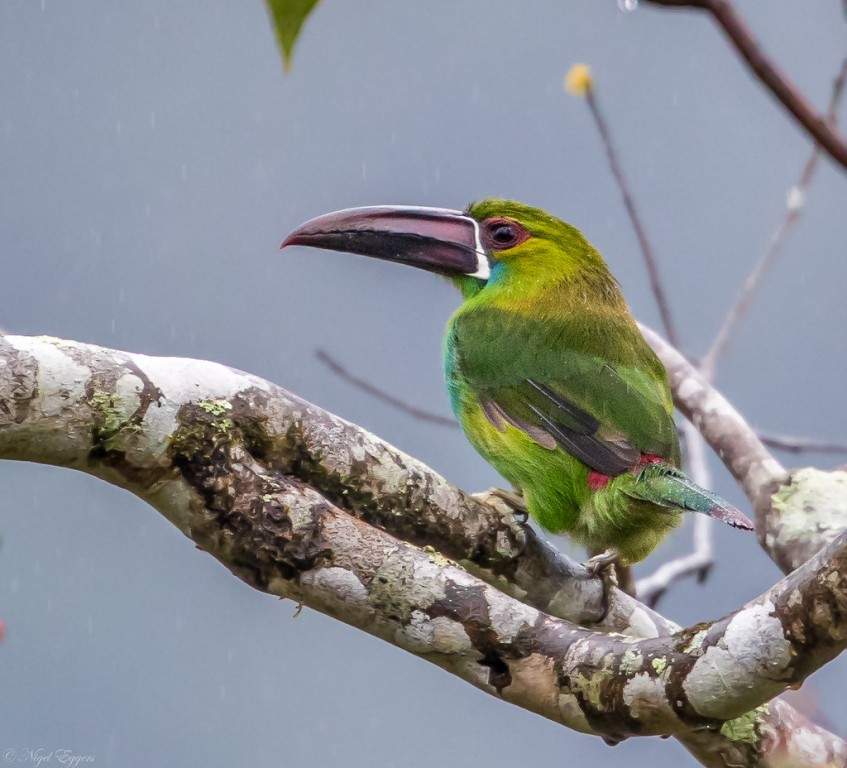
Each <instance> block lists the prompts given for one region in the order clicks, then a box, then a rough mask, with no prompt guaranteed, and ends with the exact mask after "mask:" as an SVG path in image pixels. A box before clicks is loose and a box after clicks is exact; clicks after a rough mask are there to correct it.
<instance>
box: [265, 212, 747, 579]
mask: <svg viewBox="0 0 847 768" xmlns="http://www.w3.org/2000/svg"><path fill="white" fill-rule="evenodd" d="M292 245H305V246H313V247H317V248H323V249H329V250H336V251H346V252H349V253H353V254H359V255H364V256H371V257H376V258H379V259H383V260H387V261H392V262H398V263H401V264H406V265H410V266H415V267H419V268H422V269H424V270H427V271H429V272H434V273H436V274H439V275H442V276H444V277H446V278H448V279H449V280H450V281H452V282H453V283H454V285H455V286H456V287H457V288H458V289H459V292H460V293H461V297H462V303H461V305H460V306H459V308H458V309H457V310H456V311H455V313H454V314H453V316H452V317H451V318H450V320H449V322H448V324H447V330H446V334H445V339H444V372H445V377H446V381H447V389H448V392H449V396H450V403H451V406H452V408H453V412H454V414H455V416H456V419H457V420H458V422H459V424H460V426H461V428H462V430H463V431H464V433H465V435H466V436H467V438H468V440H469V441H470V443H471V445H472V446H473V447H474V448H475V449H476V450H477V452H478V453H479V454H480V455H481V456H482V457H483V458H484V459H485V460H486V461H488V462H489V463H490V464H491V465H492V466H493V467H494V468H495V469H496V470H497V471H498V473H499V474H500V475H501V476H502V477H503V478H505V479H506V480H507V481H508V482H509V483H510V484H511V486H512V488H513V490H514V494H510V493H509V492H507V491H503V492H501V493H502V496H503V498H504V499H506V500H507V501H508V500H512V502H513V504H512V506H513V508H514V509H524V508H525V510H526V511H527V512H528V513H529V515H530V516H531V517H532V518H533V519H534V520H535V521H536V522H537V523H538V524H539V525H540V526H541V527H542V528H543V529H545V530H547V531H549V532H551V533H565V534H567V535H568V536H569V537H570V538H571V539H573V540H574V541H576V542H577V543H579V544H581V545H583V546H584V547H585V548H586V549H587V550H588V552H589V554H592V555H593V557H592V558H590V559H589V560H588V565H589V567H590V568H591V569H592V570H594V572H597V571H598V570H602V569H605V568H607V567H608V565H609V564H611V563H616V564H619V565H620V566H624V567H627V566H629V565H631V564H632V563H637V562H639V561H641V560H643V559H644V558H646V557H647V556H648V555H649V554H650V553H651V552H652V551H653V549H654V548H655V547H656V546H657V545H658V544H659V542H660V541H662V539H663V538H664V537H665V536H666V535H667V534H668V533H669V532H670V531H672V530H673V529H674V528H675V527H676V526H678V525H679V523H680V522H681V520H682V516H683V512H700V513H703V514H706V515H709V516H711V517H713V518H716V519H718V520H722V521H724V522H725V523H728V524H729V525H731V526H733V527H735V528H738V529H742V530H753V523H752V522H751V521H750V520H749V519H748V518H747V517H746V516H745V515H744V514H743V513H742V512H741V511H740V510H738V509H737V508H736V507H734V506H733V505H732V504H730V503H729V502H727V501H724V500H723V499H722V498H720V497H719V496H717V495H716V494H714V493H712V492H711V491H709V490H707V489H705V488H702V487H700V486H699V485H697V484H696V483H694V482H693V481H692V480H691V479H690V478H688V477H687V476H686V475H685V473H684V472H683V470H682V468H681V458H680V448H679V438H678V434H677V429H676V425H675V422H674V406H673V400H672V396H671V390H670V385H669V382H668V375H667V372H666V370H665V368H664V366H663V365H662V363H661V361H660V360H659V358H658V357H657V356H656V354H655V353H654V352H653V350H652V349H651V348H650V346H649V345H648V344H647V342H646V341H645V339H644V337H643V336H642V334H641V332H640V330H639V328H638V325H637V324H636V322H635V320H634V319H633V316H632V314H631V312H630V310H629V307H628V305H627V303H626V301H625V299H624V297H623V295H622V293H621V290H620V287H619V285H618V282H617V280H616V279H615V278H614V276H613V275H612V273H611V272H610V270H609V268H608V266H607V264H606V262H605V261H604V260H603V257H602V256H601V255H600V253H599V252H598V251H597V250H596V249H595V248H594V247H593V246H592V245H591V243H589V241H588V240H587V239H586V238H585V236H584V235H583V234H582V232H580V230H579V229H577V228H576V227H575V226H573V225H571V224H568V223H566V222H565V221H562V220H560V219H558V218H556V217H555V216H553V215H551V214H549V213H547V212H546V211H544V210H541V209H540V208H535V207H532V206H529V205H524V204H522V203H518V202H514V201H509V200H502V199H497V198H490V199H486V200H482V201H481V202H476V203H472V204H471V205H470V206H469V207H468V208H467V209H466V210H464V211H459V210H452V209H447V208H428V207H421V206H373V207H365V208H349V209H346V210H342V211H336V212H333V213H329V214H325V215H323V216H318V217H317V218H314V219H311V220H310V221H307V222H306V223H305V224H303V225H301V226H299V227H297V228H296V229H295V230H294V231H293V232H291V234H289V235H288V237H287V238H286V239H285V241H284V242H283V244H282V246H281V247H282V248H286V247H289V246H292ZM515 494H516V495H517V496H515Z"/></svg>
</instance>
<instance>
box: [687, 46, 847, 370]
mask: <svg viewBox="0 0 847 768" xmlns="http://www.w3.org/2000/svg"><path fill="white" fill-rule="evenodd" d="M845 82H847V59H845V60H844V61H843V62H842V64H841V69H840V70H839V72H838V75H837V76H836V78H835V81H834V82H833V85H832V97H831V98H830V102H829V109H828V111H827V119H828V121H829V122H830V123H831V124H832V125H835V124H836V123H837V114H838V105H839V103H840V101H841V97H842V94H843V93H844V85H845ZM820 157H821V148H820V145H818V144H816V145H815V147H814V149H812V152H811V154H810V155H809V159H808V160H807V161H806V164H805V165H804V166H803V171H802V173H801V174H800V179H799V180H798V182H797V184H795V185H794V186H793V187H792V188H791V189H790V190H789V192H788V202H787V207H786V211H785V216H784V217H783V219H782V221H781V222H780V224H779V226H778V227H777V228H776V230H775V231H774V233H773V235H772V236H771V242H770V247H769V248H768V249H767V250H766V251H765V253H763V254H762V256H761V257H760V258H759V260H758V261H757V262H756V264H755V266H754V267H753V269H752V270H751V271H750V274H749V275H747V279H746V280H745V281H744V288H743V289H742V290H741V293H740V294H739V295H738V298H737V299H736V300H735V303H734V304H732V306H731V307H730V308H729V309H728V310H727V313H726V315H725V316H724V319H723V322H722V323H721V326H720V329H719V330H718V332H717V334H716V335H715V339H714V341H713V342H712V346H711V347H710V348H709V351H708V352H707V353H706V354H705V356H704V357H703V360H702V362H701V364H700V370H701V372H702V374H703V375H704V376H705V377H706V378H707V379H710V380H711V379H713V378H714V375H715V370H716V368H717V364H718V361H719V359H720V357H721V355H722V354H723V353H724V352H725V351H726V348H727V346H728V345H729V342H730V340H731V339H732V335H733V332H734V331H735V328H736V326H737V325H738V323H739V321H740V320H741V319H742V318H743V317H744V315H745V314H746V313H747V310H748V309H749V308H750V304H751V302H752V300H753V297H754V295H755V293H756V290H757V288H758V287H759V284H760V283H761V280H762V277H763V276H764V274H765V273H766V272H767V271H768V269H769V268H770V267H771V266H772V265H773V264H774V262H775V261H776V258H777V256H779V254H780V252H781V251H782V248H783V246H784V245H785V243H786V242H787V240H788V238H789V236H790V235H791V232H792V231H793V230H794V227H795V225H796V224H797V221H798V220H799V219H800V214H801V213H802V212H803V208H804V206H805V203H806V194H807V192H808V190H809V187H810V186H811V183H812V179H814V176H815V171H817V168H818V165H819V161H820Z"/></svg>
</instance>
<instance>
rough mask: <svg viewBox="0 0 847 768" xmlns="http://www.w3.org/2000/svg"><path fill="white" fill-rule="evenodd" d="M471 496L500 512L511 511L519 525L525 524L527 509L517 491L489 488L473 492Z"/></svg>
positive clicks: (527, 516) (527, 515) (527, 518)
mask: <svg viewBox="0 0 847 768" xmlns="http://www.w3.org/2000/svg"><path fill="white" fill-rule="evenodd" d="M473 497H474V498H475V499H478V500H479V501H481V502H483V503H484V504H488V505H489V506H491V507H494V509H496V510H497V511H498V512H500V513H501V514H502V513H504V512H505V513H511V514H512V515H514V517H515V520H517V521H518V523H520V524H521V525H526V522H527V520H529V510H528V509H527V508H526V504H524V500H523V497H522V496H521V495H520V494H518V493H514V492H513V491H507V490H504V489H503V488H489V489H488V490H487V491H482V492H481V493H474V494H473Z"/></svg>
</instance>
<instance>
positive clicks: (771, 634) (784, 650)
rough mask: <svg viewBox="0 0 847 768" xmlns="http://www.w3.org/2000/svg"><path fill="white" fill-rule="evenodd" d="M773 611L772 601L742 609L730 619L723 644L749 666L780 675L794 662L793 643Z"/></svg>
mask: <svg viewBox="0 0 847 768" xmlns="http://www.w3.org/2000/svg"><path fill="white" fill-rule="evenodd" d="M773 611H774V605H773V603H771V602H766V603H765V604H764V605H754V606H751V607H750V608H747V609H745V610H743V611H740V612H739V613H737V614H736V615H735V616H734V617H733V618H732V620H731V621H730V622H729V625H728V626H727V628H726V632H725V633H724V639H723V644H724V647H725V648H726V650H727V651H728V652H729V653H730V654H731V655H732V656H733V657H734V658H735V659H736V660H737V661H738V662H739V663H740V664H742V665H744V666H745V667H747V668H748V669H750V670H752V671H755V672H756V673H757V674H761V675H766V676H773V677H778V676H780V675H781V673H782V672H783V671H784V670H785V668H786V667H788V665H789V664H790V663H791V643H790V642H789V641H788V640H787V639H786V638H785V635H784V634H783V629H782V623H781V622H780V620H779V619H778V618H776V616H774V615H772V614H773Z"/></svg>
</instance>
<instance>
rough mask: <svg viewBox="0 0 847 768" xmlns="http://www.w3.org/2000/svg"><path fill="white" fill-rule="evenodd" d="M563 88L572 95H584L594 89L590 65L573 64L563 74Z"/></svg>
mask: <svg viewBox="0 0 847 768" xmlns="http://www.w3.org/2000/svg"><path fill="white" fill-rule="evenodd" d="M565 90H566V91H567V92H568V93H571V94H573V95H574V96H585V95H586V94H587V93H589V92H591V91H593V90H594V80H593V79H592V78H591V67H589V66H588V64H574V65H573V66H572V67H571V68H570V71H569V72H568V74H567V75H565Z"/></svg>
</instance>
